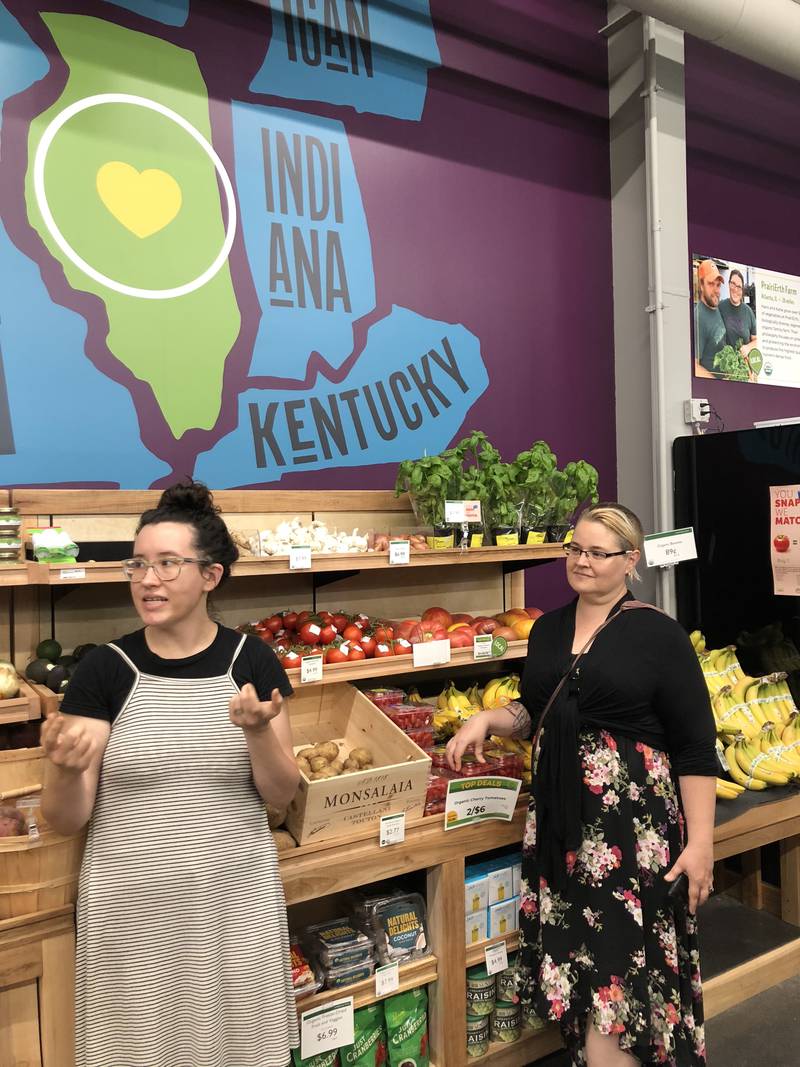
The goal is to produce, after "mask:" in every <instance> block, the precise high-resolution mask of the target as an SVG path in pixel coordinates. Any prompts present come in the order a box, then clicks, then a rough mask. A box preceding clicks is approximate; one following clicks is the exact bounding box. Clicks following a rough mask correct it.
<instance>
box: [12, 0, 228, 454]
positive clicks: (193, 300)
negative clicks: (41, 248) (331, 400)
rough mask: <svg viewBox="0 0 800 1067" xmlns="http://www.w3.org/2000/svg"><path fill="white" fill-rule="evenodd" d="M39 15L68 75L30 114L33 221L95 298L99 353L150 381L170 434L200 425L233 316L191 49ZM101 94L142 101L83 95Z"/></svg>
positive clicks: (204, 102)
mask: <svg viewBox="0 0 800 1067" xmlns="http://www.w3.org/2000/svg"><path fill="white" fill-rule="evenodd" d="M42 18H43V19H44V21H45V22H46V23H47V25H48V27H49V29H50V31H51V33H52V34H53V38H54V40H55V43H56V47H57V48H58V50H59V52H60V53H61V55H62V56H63V58H64V60H65V62H66V64H67V67H68V70H69V75H68V78H67V82H66V85H65V86H64V91H63V92H62V94H61V96H60V97H59V98H58V99H57V100H56V102H55V103H54V104H53V105H52V106H51V107H50V108H49V109H48V110H47V111H45V112H43V113H42V114H41V115H39V116H37V117H36V118H35V119H34V120H33V121H32V122H31V126H30V133H29V142H28V149H29V152H28V160H29V163H28V173H27V176H26V186H25V195H26V201H27V207H28V216H29V219H30V221H31V224H32V225H33V226H34V227H35V229H36V230H37V231H38V233H39V234H40V235H41V237H42V240H43V241H44V243H45V245H46V246H47V248H48V250H49V251H50V252H51V254H52V255H53V256H54V257H56V258H57V259H58V260H59V262H60V263H61V264H62V265H63V267H64V272H65V275H66V277H67V280H68V282H69V284H70V285H71V286H72V287H73V288H74V289H79V290H83V291H86V292H89V293H94V294H96V295H97V296H99V297H100V298H101V299H102V300H103V302H104V304H105V307H106V309H107V313H108V325H109V329H108V338H107V344H108V348H109V350H110V351H111V352H112V353H113V354H114V355H115V356H116V357H117V358H118V359H119V360H120V361H121V362H122V363H123V364H124V365H125V366H126V367H128V368H129V369H130V370H131V371H132V372H133V373H134V375H135V376H136V377H137V378H139V379H141V380H142V381H144V382H146V383H148V384H149V385H150V386H151V388H152V390H153V393H154V395H155V397H156V400H157V402H158V405H159V407H160V409H161V411H162V413H163V416H164V419H165V421H166V423H167V425H168V427H169V429H170V431H171V432H172V434H173V435H174V436H175V437H176V438H177V437H180V436H181V435H182V434H183V433H185V432H186V431H187V430H189V429H193V428H199V429H210V428H211V427H212V426H213V425H214V422H215V421H216V418H217V416H218V414H219V409H220V401H221V395H222V379H223V370H224V364H225V359H226V357H227V355H228V353H229V351H230V349H231V346H232V345H233V343H234V341H235V340H236V337H237V336H238V333H239V328H240V321H241V320H240V315H239V309H238V306H237V303H236V298H235V294H234V290H233V284H232V281H231V276H230V270H229V267H228V263H227V260H226V257H225V248H226V236H227V237H230V236H231V234H230V233H228V232H227V231H226V221H225V218H226V217H224V216H223V209H222V204H221V200H220V191H219V190H220V186H219V185H218V182H217V178H218V174H217V170H216V163H215V156H214V152H213V149H212V148H211V129H210V122H209V114H208V92H207V89H206V86H205V84H204V82H203V78H202V75H201V73H200V70H199V68H198V65H197V60H196V58H195V56H194V55H193V54H192V53H191V52H187V51H186V50H184V49H181V48H177V47H175V45H172V44H169V43H167V42H165V41H162V40H159V39H158V38H155V37H150V36H148V35H147V34H142V33H136V32H134V31H131V30H127V29H124V28H122V27H120V26H115V25H113V24H112V23H109V22H105V21H103V20H101V19H95V18H89V17H86V16H81V15H62V14H44V15H42ZM155 78H157V80H154V79H155ZM105 94H124V95H125V96H128V97H136V98H138V102H137V101H130V100H126V101H118V100H112V101H108V100H104V99H99V100H98V99H92V98H95V97H102V96H104V95H105ZM67 108H70V112H69V113H68V114H67V116H65V115H64V112H65V110H66V109H67ZM59 116H61V119H59ZM48 131H49V132H48ZM45 134H47V136H46V137H45V142H44V144H41V142H42V138H43V135H45ZM40 147H41V151H40V153H39V160H38V166H39V168H40V174H39V180H38V183H37V182H35V181H34V171H35V168H36V157H37V150H38V149H40ZM217 163H218V161H217ZM219 166H220V167H221V164H219ZM225 181H227V177H225ZM223 186H224V182H223ZM227 218H228V219H230V206H229V208H228V213H227ZM234 220H235V215H234ZM54 234H59V235H60V237H58V238H57V236H54ZM59 240H60V243H59ZM65 245H66V246H67V248H68V249H69V252H68V251H66V250H65V247H64V246H65ZM76 261H77V263H82V264H84V265H85V266H81V265H77V264H76ZM220 262H221V264H222V265H221V266H220V267H219V269H217V270H216V271H215V272H213V276H211V277H208V275H209V274H210V273H211V272H212V270H213V268H214V265H215V264H217V265H218V264H219V263H220ZM87 267H88V270H89V273H87V269H86V268H87ZM92 274H94V275H95V276H94V277H92V276H91V275H92ZM204 275H205V276H206V277H207V280H205V281H204V282H202V281H201V280H202V278H203V276H204ZM198 282H200V284H199V285H198V287H196V288H192V285H193V284H197V283H198ZM133 294H137V295H133Z"/></svg>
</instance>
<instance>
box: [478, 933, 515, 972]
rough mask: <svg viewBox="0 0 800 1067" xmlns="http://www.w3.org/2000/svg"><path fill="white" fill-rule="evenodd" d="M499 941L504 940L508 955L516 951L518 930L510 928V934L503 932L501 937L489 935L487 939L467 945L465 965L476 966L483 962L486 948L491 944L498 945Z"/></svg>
mask: <svg viewBox="0 0 800 1067" xmlns="http://www.w3.org/2000/svg"><path fill="white" fill-rule="evenodd" d="M501 941H505V943H506V950H507V952H508V953H509V955H510V954H511V953H512V952H516V951H517V949H518V948H519V930H512V931H511V933H510V934H503V936H502V937H490V938H489V940H488V941H478V942H477V944H475V945H467V967H477V965H478V964H479V963H483V962H484V960H485V958H486V949H487V948H489V947H490V946H491V945H499V944H500V942H501Z"/></svg>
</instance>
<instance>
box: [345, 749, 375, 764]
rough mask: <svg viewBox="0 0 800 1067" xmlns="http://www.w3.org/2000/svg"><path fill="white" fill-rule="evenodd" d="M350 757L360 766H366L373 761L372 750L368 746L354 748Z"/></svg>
mask: <svg viewBox="0 0 800 1067" xmlns="http://www.w3.org/2000/svg"><path fill="white" fill-rule="evenodd" d="M350 759H351V760H356V761H357V763H358V765H359V767H366V766H367V765H368V764H371V763H372V752H370V750H369V749H368V748H353V749H351V750H350Z"/></svg>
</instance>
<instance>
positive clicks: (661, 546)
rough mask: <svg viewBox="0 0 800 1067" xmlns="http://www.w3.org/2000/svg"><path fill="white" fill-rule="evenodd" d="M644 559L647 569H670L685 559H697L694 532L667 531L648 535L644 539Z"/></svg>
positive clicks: (687, 530) (689, 529) (690, 528)
mask: <svg viewBox="0 0 800 1067" xmlns="http://www.w3.org/2000/svg"><path fill="white" fill-rule="evenodd" d="M644 558H645V560H646V562H647V566H648V567H672V566H674V565H675V564H676V563H682V562H683V561H684V560H686V559H697V546H696V545H695V543H694V530H693V529H692V527H691V526H687V527H686V529H684V530H667V531H666V532H665V533H655V534H648V535H647V536H646V537H645V539H644Z"/></svg>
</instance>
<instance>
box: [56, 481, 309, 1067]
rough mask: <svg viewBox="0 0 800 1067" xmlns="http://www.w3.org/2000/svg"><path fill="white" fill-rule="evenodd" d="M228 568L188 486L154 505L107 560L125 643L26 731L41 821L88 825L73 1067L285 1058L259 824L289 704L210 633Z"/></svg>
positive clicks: (258, 645)
mask: <svg viewBox="0 0 800 1067" xmlns="http://www.w3.org/2000/svg"><path fill="white" fill-rule="evenodd" d="M237 556H238V552H237V549H236V546H235V545H234V543H233V541H232V540H231V537H230V534H229V533H228V530H227V527H226V526H225V523H224V522H223V520H222V519H221V518H220V515H219V508H217V507H216V505H215V504H214V501H213V498H212V495H211V493H210V492H209V490H208V489H207V488H206V487H205V486H204V485H201V484H199V483H196V482H189V483H188V484H183V485H175V486H172V487H171V488H170V489H167V490H165V491H164V493H162V495H161V499H160V500H159V502H158V506H157V507H155V508H152V509H151V510H149V511H146V512H145V513H144V514H143V515H142V517H141V520H140V522H139V525H138V528H137V532H136V540H135V543H134V552H133V556H132V557H131V558H130V559H127V560H125V561H124V562H123V569H124V571H125V574H126V576H127V577H128V579H129V581H130V583H131V595H132V599H133V603H134V606H135V608H136V610H137V612H138V614H139V616H140V618H141V619H142V622H143V623H144V626H143V628H142V629H139V630H137V631H135V632H134V633H131V634H127V635H126V636H125V637H122V638H119V639H118V640H116V641H114V642H112V643H110V644H107V645H102V646H100V647H99V648H97V649H95V650H94V651H92V652H91V653H89V654H88V655H87V656H86V657H85V658H84V659H82V660H81V661H80V663H79V665H78V668H77V669H76V671H75V673H74V675H73V677H72V679H71V680H70V684H69V687H68V689H67V692H66V693H65V695H64V700H63V703H62V706H61V711H60V712H59V713H58V714H55V715H53V716H51V717H49V718H48V719H47V721H46V722H45V724H44V726H43V728H42V747H43V748H44V752H45V756H46V757H47V759H46V762H45V777H44V791H43V796H42V809H43V813H44V816H45V818H46V819H47V821H48V822H49V824H50V825H51V826H52V827H53V828H54V829H55V830H57V831H59V832H61V833H65V834H72V833H76V832H77V831H78V830H80V829H81V828H82V827H83V826H84V825H86V824H87V823H88V824H89V830H88V837H87V842H86V850H85V853H84V859H83V865H82V868H81V876H80V886H79V894H78V916H77V918H78V946H77V948H78V950H77V969H76V1027H75V1030H76V1067H109V1065H110V1064H113V1065H114V1067H142V1065H144V1064H147V1067H286V1065H287V1064H288V1063H289V1060H290V1057H291V1049H292V1048H293V1047H295V1046H296V1045H297V1044H298V1030H297V1014H296V1008H295V1000H294V993H293V988H292V979H291V973H290V969H289V959H290V948H289V937H288V930H287V922H286V905H285V900H284V895H283V887H282V884H281V880H280V876H279V872H278V863H277V851H276V847H275V842H274V841H273V838H272V834H271V831H270V829H269V824H268V822H267V815H266V811H265V807H264V805H265V803H269V804H270V805H273V806H275V807H285V806H286V805H287V804H288V803H289V801H290V800H291V798H292V797H293V795H294V793H295V790H296V788H297V784H298V777H299V776H298V771H297V767H296V764H295V761H294V756H293V749H292V737H291V730H290V726H289V718H288V715H287V712H286V708H285V706H284V699H285V698H287V697H289V696H291V693H292V687H291V685H290V683H289V680H288V678H287V677H286V673H285V671H284V670H283V668H282V667H281V665H280V664H279V663H278V660H277V658H276V657H275V654H274V653H273V652H272V650H271V649H269V648H267V646H266V645H264V644H263V643H262V642H261V641H260V640H259V639H258V638H255V637H252V636H243V635H241V634H239V633H237V632H236V631H235V630H230V629H228V628H226V627H224V626H220V625H218V624H217V623H216V622H214V621H213V620H212V619H211V618H210V617H209V614H208V608H207V600H208V595H209V593H211V592H212V591H213V590H214V589H216V588H218V587H219V585H220V584H221V582H222V581H224V580H225V578H227V576H228V575H229V574H230V568H231V565H232V564H233V563H234V562H235V561H236V559H237Z"/></svg>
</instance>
